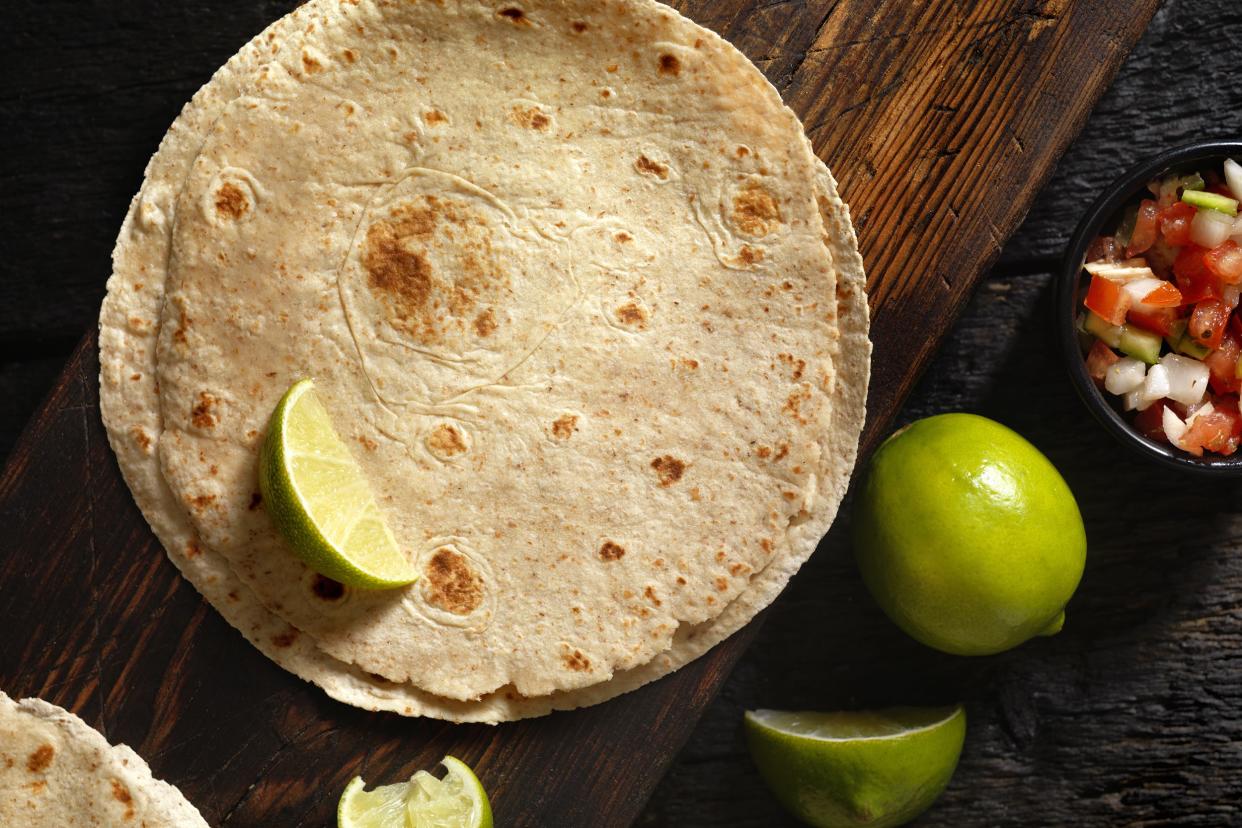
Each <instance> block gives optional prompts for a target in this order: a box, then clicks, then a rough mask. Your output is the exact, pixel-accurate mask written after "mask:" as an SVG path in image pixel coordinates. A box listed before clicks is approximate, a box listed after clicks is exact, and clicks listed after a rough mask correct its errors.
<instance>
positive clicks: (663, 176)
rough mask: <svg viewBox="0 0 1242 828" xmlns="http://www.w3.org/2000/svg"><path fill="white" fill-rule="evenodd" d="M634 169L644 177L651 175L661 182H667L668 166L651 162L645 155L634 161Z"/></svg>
mask: <svg viewBox="0 0 1242 828" xmlns="http://www.w3.org/2000/svg"><path fill="white" fill-rule="evenodd" d="M634 169H636V170H638V171H639V172H640V173H642V174H644V175H653V176H655V177H656V178H658V179H660V180H661V181H667V180H668V164H661V163H660V162H659V161H652V160H651V159H650V158H648V157H647V156H645V155H640V156H638V158H636V159H634Z"/></svg>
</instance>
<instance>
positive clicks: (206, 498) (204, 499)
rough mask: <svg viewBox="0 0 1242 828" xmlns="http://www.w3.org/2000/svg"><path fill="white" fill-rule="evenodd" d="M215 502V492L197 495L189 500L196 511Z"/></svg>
mask: <svg viewBox="0 0 1242 828" xmlns="http://www.w3.org/2000/svg"><path fill="white" fill-rule="evenodd" d="M215 502H216V496H215V495H213V494H201V495H195V496H194V497H191V498H189V500H188V503H189V505H190V506H191V507H192V508H193V509H194V511H195V512H201V511H203V510H204V509H206V508H207V507H208V506H210V505H211V504H213V503H215Z"/></svg>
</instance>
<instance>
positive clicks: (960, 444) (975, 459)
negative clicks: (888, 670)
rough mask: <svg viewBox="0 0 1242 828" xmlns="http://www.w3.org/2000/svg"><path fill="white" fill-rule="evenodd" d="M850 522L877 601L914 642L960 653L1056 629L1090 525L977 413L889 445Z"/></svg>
mask: <svg viewBox="0 0 1242 828" xmlns="http://www.w3.org/2000/svg"><path fill="white" fill-rule="evenodd" d="M853 517H854V520H853V536H854V553H855V557H856V559H857V561H858V567H859V571H860V572H861V573H862V576H863V580H864V581H865V582H866V584H867V587H868V588H869V589H870V591H871V594H872V595H873V596H874V597H875V600H876V602H877V603H878V604H879V605H880V607H881V608H882V609H883V610H884V611H885V612H886V613H887V614H888V616H889V617H890V618H891V619H892V620H893V621H894V622H895V623H896V624H897V625H898V626H899V627H901V628H902V629H903V630H905V631H906V632H907V633H909V634H910V635H911V636H913V637H914V638H916V639H918V640H919V641H921V642H923V643H924V644H927V645H928V646H931V647H935V648H937V649H940V650H943V651H945V652H949V653H954V654H958V655H988V654H991V653H997V652H1001V651H1003V650H1007V649H1009V648H1011V647H1015V646H1017V645H1018V644H1021V643H1022V642H1024V641H1026V640H1028V639H1030V638H1032V637H1033V636H1036V635H1051V634H1054V633H1056V632H1057V631H1059V630H1060V629H1061V625H1062V624H1063V623H1064V621H1065V616H1064V609H1065V605H1066V603H1067V602H1068V601H1069V599H1070V597H1071V596H1072V595H1073V593H1074V590H1075V589H1076V588H1077V587H1078V582H1079V580H1080V579H1081V577H1082V572H1083V565H1084V563H1085V561H1086V550H1087V539H1086V533H1085V530H1084V529H1083V523H1082V517H1081V515H1080V514H1079V511H1078V505H1077V504H1076V503H1075V501H1074V496H1073V494H1072V493H1071V492H1070V489H1069V486H1067V485H1066V483H1065V480H1064V479H1063V478H1062V477H1061V475H1060V474H1059V473H1058V472H1057V470H1056V468H1055V467H1054V466H1053V465H1052V463H1051V462H1049V461H1048V459H1047V458H1046V457H1044V455H1043V454H1041V453H1040V452H1039V450H1038V449H1036V448H1035V447H1034V446H1032V445H1031V444H1030V443H1028V442H1027V441H1026V440H1024V439H1023V438H1022V437H1020V436H1019V435H1018V434H1016V433H1014V432H1013V431H1011V430H1009V429H1008V428H1006V427H1004V426H1003V425H1001V424H1000V423H997V422H993V421H992V420H988V419H986V418H984V417H977V416H974V415H971V414H942V415H939V416H936V417H928V418H927V419H924V420H919V421H917V422H915V423H912V424H911V425H909V426H907V427H906V428H905V429H902V430H901V431H899V432H897V433H896V434H894V435H893V436H892V437H890V438H889V439H888V440H887V441H886V442H885V443H884V444H883V445H882V446H880V448H879V449H878V450H877V451H876V453H875V455H874V456H873V457H872V459H871V464H870V467H869V468H868V471H867V475H866V478H865V479H864V482H863V485H862V487H861V488H860V490H859V492H858V495H857V498H856V500H855V503H854V515H853Z"/></svg>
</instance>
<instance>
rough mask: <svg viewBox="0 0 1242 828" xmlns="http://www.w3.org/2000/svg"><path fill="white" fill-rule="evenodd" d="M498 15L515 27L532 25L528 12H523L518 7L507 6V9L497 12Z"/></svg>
mask: <svg viewBox="0 0 1242 828" xmlns="http://www.w3.org/2000/svg"><path fill="white" fill-rule="evenodd" d="M496 14H498V15H500V16H501V17H503V18H505V19H506V20H508V21H509V22H511V23H513V24H514V25H515V26H529V25H530V18H528V17H527V16H526V12H524V11H522V10H521V9H519V8H518V7H517V6H507V7H506V8H503V9H501V10H500V11H498V12H496Z"/></svg>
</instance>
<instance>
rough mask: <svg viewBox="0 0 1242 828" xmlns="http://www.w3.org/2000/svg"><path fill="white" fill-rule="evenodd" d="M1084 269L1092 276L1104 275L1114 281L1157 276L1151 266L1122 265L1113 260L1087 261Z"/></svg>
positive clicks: (1128, 280)
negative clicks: (1114, 262)
mask: <svg viewBox="0 0 1242 828" xmlns="http://www.w3.org/2000/svg"><path fill="white" fill-rule="evenodd" d="M1083 269H1084V270H1086V271H1087V272H1088V273H1090V274H1091V275H1092V276H1103V277H1104V278H1106V279H1109V280H1110V281H1113V282H1130V281H1133V280H1135V279H1151V278H1154V277H1155V275H1156V274H1155V273H1153V272H1152V270H1151V268H1150V267H1146V266H1143V267H1121V266H1119V265H1116V264H1113V263H1112V262H1087V263H1086V264H1085V265H1083Z"/></svg>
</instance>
